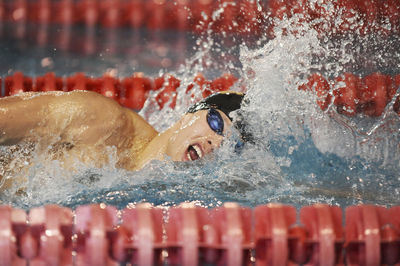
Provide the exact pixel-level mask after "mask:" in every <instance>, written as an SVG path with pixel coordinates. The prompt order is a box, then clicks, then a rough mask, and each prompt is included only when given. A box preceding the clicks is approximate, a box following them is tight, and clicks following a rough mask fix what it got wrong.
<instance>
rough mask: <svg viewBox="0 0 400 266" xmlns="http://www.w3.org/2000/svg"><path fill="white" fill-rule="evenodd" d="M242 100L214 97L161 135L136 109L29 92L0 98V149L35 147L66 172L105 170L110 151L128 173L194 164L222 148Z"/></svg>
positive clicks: (81, 94) (84, 94)
mask: <svg viewBox="0 0 400 266" xmlns="http://www.w3.org/2000/svg"><path fill="white" fill-rule="evenodd" d="M242 99H243V94H240V93H235V92H225V93H218V94H214V95H212V96H210V97H208V98H206V99H204V100H202V101H201V102H199V103H197V104H195V105H194V106H192V107H191V108H190V109H189V111H188V112H187V113H186V114H185V115H183V117H182V118H181V119H180V120H179V121H178V122H176V123H175V124H174V125H172V126H171V127H170V128H169V129H167V130H166V131H164V132H162V133H159V132H157V131H156V130H155V129H154V128H153V127H152V126H151V125H149V124H148V123H147V122H146V121H145V120H144V119H143V118H142V117H140V116H139V115H138V114H137V113H135V112H134V111H132V110H130V109H127V108H124V107H122V106H120V105H119V104H118V103H116V102H114V101H113V100H111V99H109V98H106V97H104V96H102V95H100V94H97V93H94V92H88V91H73V92H47V93H32V92H31V93H29V92H28V93H23V94H20V95H16V96H10V97H5V98H2V99H0V145H5V146H11V145H17V144H21V143H22V144H30V145H34V146H35V150H36V151H39V152H40V153H41V154H46V156H47V158H48V159H49V160H54V159H57V160H59V161H60V162H61V164H62V166H63V167H65V168H70V167H71V166H73V162H75V161H76V160H79V161H80V162H83V163H88V164H93V163H94V164H95V166H97V167H101V166H102V165H104V164H107V163H108V159H109V156H108V152H107V148H108V147H112V148H113V149H114V150H115V151H116V155H117V167H120V168H125V169H128V170H138V169H141V168H143V167H144V166H145V165H146V164H147V163H148V162H150V161H152V160H163V159H164V158H166V157H170V158H171V159H172V160H173V161H193V160H197V159H199V158H202V157H203V156H205V155H206V154H208V153H210V152H212V151H213V150H214V149H216V148H217V147H218V146H220V144H221V142H222V139H223V137H224V135H226V134H227V132H228V131H229V130H230V127H231V125H232V122H231V119H230V118H229V113H230V112H231V111H233V110H236V109H239V108H240V105H241V102H242ZM0 159H1V158H0ZM0 178H1V174H0ZM0 183H1V182H0Z"/></svg>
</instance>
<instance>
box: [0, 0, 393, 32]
mask: <svg viewBox="0 0 400 266" xmlns="http://www.w3.org/2000/svg"><path fill="white" fill-rule="evenodd" d="M265 14H270V16H271V18H272V19H278V20H282V19H285V18H290V17H292V16H294V15H302V18H301V19H300V21H303V22H306V21H307V22H312V23H311V25H313V26H314V28H315V29H316V30H318V32H320V33H323V32H327V31H328V32H333V33H346V32H358V33H359V34H368V33H371V32H383V33H390V32H392V33H396V32H398V30H399V25H400V4H399V3H398V1H397V0H339V1H334V2H333V3H332V2H331V1H326V0H323V1H318V2H315V1H309V0H302V1H294V0H290V1H283V0H270V1H253V0H237V1H227V0H221V1H216V0H201V1H200V0H177V1H165V0H151V1H145V0H127V1H125V0H75V1H73V0H58V1H51V0H31V1H28V0H13V1H11V0H8V1H0V20H3V21H4V20H5V21H11V22H17V23H25V22H27V21H33V22H39V23H41V24H49V23H58V24H63V25H71V24H84V25H87V26H94V25H102V26H104V27H111V28H114V27H122V26H130V27H132V28H140V27H147V28H149V29H167V28H168V29H177V30H183V31H194V32H199V33H202V32H204V30H207V29H212V30H213V31H214V32H224V33H239V34H245V35H255V34H259V33H265V32H270V33H271V32H272V28H271V27H270V26H271V25H269V23H268V22H267V21H268V19H265V18H266V16H265ZM389 25H390V27H389ZM272 26H273V25H272Z"/></svg>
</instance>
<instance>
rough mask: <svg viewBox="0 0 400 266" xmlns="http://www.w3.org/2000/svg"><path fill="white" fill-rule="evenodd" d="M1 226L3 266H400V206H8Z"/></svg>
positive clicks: (0, 218)
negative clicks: (28, 207)
mask: <svg viewBox="0 0 400 266" xmlns="http://www.w3.org/2000/svg"><path fill="white" fill-rule="evenodd" d="M343 215H345V222H344V224H343V217H342V216H343ZM0 225H1V226H0V247H1V248H0V265H27V263H29V265H96V266H100V265H119V263H131V264H132V265H188V266H194V265H203V264H206V263H208V264H215V265H229V266H233V265H238V266H239V265H254V263H255V265H293V264H296V265H298V264H303V265H304V264H306V265H344V263H346V265H369V266H374V265H397V263H400V233H399V232H400V206H396V207H392V208H384V207H380V206H374V205H358V206H351V207H348V208H347V209H346V210H345V211H344V212H343V210H342V209H341V208H339V207H337V206H328V205H321V204H317V205H313V206H306V207H302V208H301V209H300V211H299V212H296V209H295V208H294V207H292V206H288V205H281V204H268V205H262V206H257V207H255V208H254V209H250V208H244V207H241V206H239V205H238V204H235V203H226V204H224V205H223V206H222V207H218V208H214V209H207V208H202V207H196V206H195V205H193V204H190V203H183V204H181V205H179V206H177V207H172V208H170V209H168V210H165V209H161V208H157V207H152V206H151V205H150V204H146V203H143V204H138V205H136V206H131V207H129V208H126V209H123V210H117V209H116V208H114V207H112V206H106V205H105V204H100V205H86V206H80V207H78V208H77V209H76V210H75V211H73V210H71V209H68V208H64V207H60V206H56V205H48V206H43V207H39V208H34V209H31V210H30V211H29V212H28V213H26V212H25V211H22V210H19V209H16V208H11V207H9V206H0Z"/></svg>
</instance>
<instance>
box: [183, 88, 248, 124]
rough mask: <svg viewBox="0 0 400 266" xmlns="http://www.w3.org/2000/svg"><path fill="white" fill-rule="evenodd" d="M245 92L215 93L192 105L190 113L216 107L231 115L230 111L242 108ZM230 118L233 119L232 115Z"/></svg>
mask: <svg viewBox="0 0 400 266" xmlns="http://www.w3.org/2000/svg"><path fill="white" fill-rule="evenodd" d="M243 97H244V93H240V92H234V91H223V92H217V93H214V94H212V95H210V96H208V97H207V98H205V99H203V100H201V101H200V102H198V103H196V104H194V105H192V106H191V107H190V108H189V110H188V111H187V112H188V113H195V112H197V111H200V110H207V109H210V108H215V109H218V110H221V111H222V112H224V113H225V114H226V116H227V117H229V113H230V112H232V111H235V110H237V109H240V106H241V104H242V100H243ZM229 119H231V120H232V118H231V117H229Z"/></svg>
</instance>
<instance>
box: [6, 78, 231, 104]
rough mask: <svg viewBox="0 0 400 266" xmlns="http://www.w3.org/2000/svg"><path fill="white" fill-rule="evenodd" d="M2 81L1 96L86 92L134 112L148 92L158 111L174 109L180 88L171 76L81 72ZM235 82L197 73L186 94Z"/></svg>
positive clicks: (223, 87) (207, 92) (204, 93)
mask: <svg viewBox="0 0 400 266" xmlns="http://www.w3.org/2000/svg"><path fill="white" fill-rule="evenodd" d="M4 80H5V84H4V88H5V90H4V96H12V95H16V94H19V93H22V92H30V91H34V92H39V91H74V90H87V91H94V92H97V93H100V94H102V95H104V96H106V97H109V98H111V99H113V100H115V101H117V102H119V103H120V104H121V105H123V106H126V107H128V108H132V109H135V110H140V109H141V108H142V107H143V105H144V102H145V101H146V99H147V97H148V95H149V92H150V91H155V92H156V93H157V95H156V101H157V104H158V106H159V107H160V109H162V108H164V105H165V104H169V107H170V108H175V105H176V97H177V92H176V90H177V89H178V88H179V86H180V85H181V81H180V80H179V79H177V78H176V77H174V76H172V75H165V76H162V77H158V78H149V77H145V76H144V75H143V73H134V74H133V75H132V76H131V77H126V78H124V79H121V80H120V79H118V78H116V77H113V76H110V75H107V74H105V75H104V76H103V77H99V78H92V77H87V76H85V74H84V73H76V74H75V75H73V76H70V77H57V76H55V74H54V73H51V72H50V73H46V74H45V75H44V76H40V77H36V78H31V77H27V76H24V74H23V73H21V72H15V73H14V74H13V75H12V76H8V77H5V79H4ZM236 80H237V78H236V77H234V76H232V75H230V74H224V75H223V76H221V77H220V78H217V79H215V80H213V81H208V80H206V79H205V78H204V77H203V76H202V75H201V74H199V75H198V76H196V77H195V79H194V82H193V83H192V84H189V85H188V87H187V90H186V93H192V91H191V90H192V88H193V87H194V86H195V85H196V86H198V87H199V89H200V90H201V92H202V93H201V94H202V96H203V97H206V96H208V95H210V94H212V93H214V92H217V91H226V90H229V88H231V87H232V86H233V85H234V83H235V82H236ZM0 84H1V82H0ZM0 92H1V88H0ZM0 96H1V94H0Z"/></svg>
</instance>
